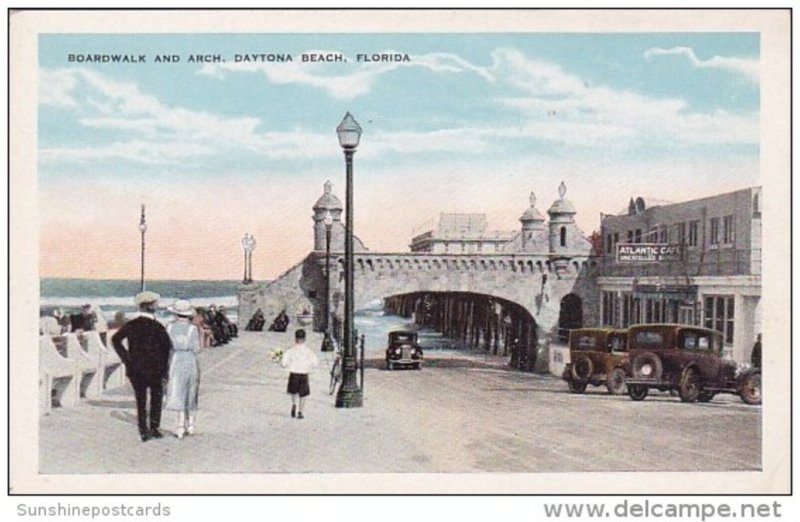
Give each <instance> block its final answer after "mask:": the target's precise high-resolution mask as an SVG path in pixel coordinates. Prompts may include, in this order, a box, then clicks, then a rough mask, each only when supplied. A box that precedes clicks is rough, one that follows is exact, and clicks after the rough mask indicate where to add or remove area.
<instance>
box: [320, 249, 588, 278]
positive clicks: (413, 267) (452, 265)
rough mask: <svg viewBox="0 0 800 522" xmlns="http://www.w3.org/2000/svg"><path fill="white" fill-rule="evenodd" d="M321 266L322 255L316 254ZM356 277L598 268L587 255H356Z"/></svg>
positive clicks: (576, 271) (563, 271)
mask: <svg viewBox="0 0 800 522" xmlns="http://www.w3.org/2000/svg"><path fill="white" fill-rule="evenodd" d="M317 255H318V256H319V257H318V260H319V261H320V262H322V263H323V264H324V259H325V254H324V253H323V254H320V253H317ZM331 260H332V261H333V260H335V261H337V262H338V264H339V266H340V269H343V267H344V258H343V257H342V256H341V255H340V254H331ZM353 265H354V270H355V271H356V274H357V273H358V272H359V271H360V272H375V271H398V272H399V271H402V272H413V271H431V270H434V271H438V270H441V271H475V272H488V271H505V272H518V273H540V274H544V273H557V274H559V275H564V276H569V275H573V276H577V275H578V274H582V273H583V274H585V273H586V272H587V271H590V270H594V269H596V268H597V261H596V259H595V258H594V257H593V256H589V255H587V254H586V253H576V254H574V255H564V254H552V255H543V254H518V253H516V254H503V253H497V254H461V255H459V254H427V253H401V254H378V253H368V252H367V253H358V254H355V255H354V256H353Z"/></svg>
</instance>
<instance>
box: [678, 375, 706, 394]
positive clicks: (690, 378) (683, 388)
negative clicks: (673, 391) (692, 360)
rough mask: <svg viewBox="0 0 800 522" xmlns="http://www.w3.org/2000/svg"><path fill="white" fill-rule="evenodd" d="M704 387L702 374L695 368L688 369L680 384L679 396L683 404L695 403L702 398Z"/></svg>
mask: <svg viewBox="0 0 800 522" xmlns="http://www.w3.org/2000/svg"><path fill="white" fill-rule="evenodd" d="M702 391H703V385H702V383H701V382H700V374H699V373H698V372H697V370H695V369H694V368H687V369H685V370H684V371H683V375H681V382H680V383H679V384H678V395H679V396H680V398H681V400H682V401H683V402H695V401H697V399H698V398H700V393H701V392H702Z"/></svg>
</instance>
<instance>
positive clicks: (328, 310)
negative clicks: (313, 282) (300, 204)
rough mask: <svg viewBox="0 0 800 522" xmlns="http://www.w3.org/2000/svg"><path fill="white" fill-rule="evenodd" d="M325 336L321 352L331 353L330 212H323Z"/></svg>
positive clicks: (331, 222) (331, 224)
mask: <svg viewBox="0 0 800 522" xmlns="http://www.w3.org/2000/svg"><path fill="white" fill-rule="evenodd" d="M322 222H323V223H325V325H324V328H325V336H324V337H323V338H322V347H321V348H320V350H321V351H323V352H332V351H333V341H332V340H331V228H332V227H333V215H332V214H331V211H330V210H328V211H327V212H325V218H324V219H323V220H322Z"/></svg>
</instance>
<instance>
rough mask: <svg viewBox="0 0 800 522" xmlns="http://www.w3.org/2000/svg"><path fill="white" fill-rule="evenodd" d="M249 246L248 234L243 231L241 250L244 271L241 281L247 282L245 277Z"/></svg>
mask: <svg viewBox="0 0 800 522" xmlns="http://www.w3.org/2000/svg"><path fill="white" fill-rule="evenodd" d="M249 248H250V236H249V235H248V234H247V233H246V232H245V234H244V237H243V238H242V252H244V272H243V275H242V283H248V282H249V281H248V279H247V258H248V257H250V256H249V254H250V252H249V251H248V250H249Z"/></svg>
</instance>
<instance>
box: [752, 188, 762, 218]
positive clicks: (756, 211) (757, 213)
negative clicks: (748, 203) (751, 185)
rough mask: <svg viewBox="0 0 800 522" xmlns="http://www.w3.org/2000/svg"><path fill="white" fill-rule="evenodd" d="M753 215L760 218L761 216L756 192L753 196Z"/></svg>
mask: <svg viewBox="0 0 800 522" xmlns="http://www.w3.org/2000/svg"><path fill="white" fill-rule="evenodd" d="M753 217H754V218H760V217H761V208H760V207H759V206H758V194H755V195H754V196H753Z"/></svg>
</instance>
